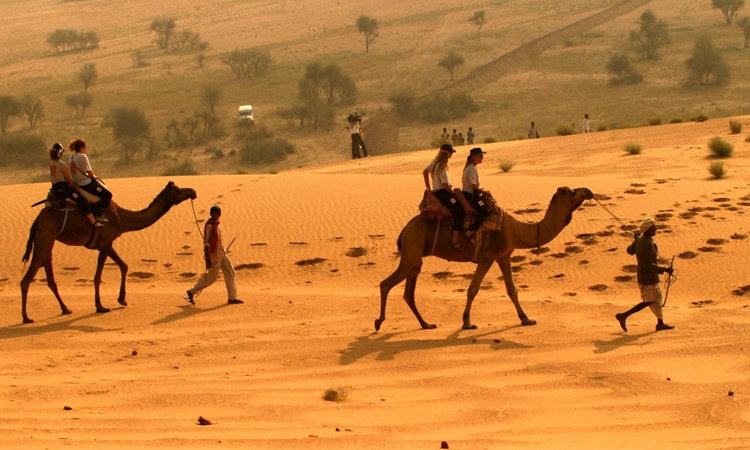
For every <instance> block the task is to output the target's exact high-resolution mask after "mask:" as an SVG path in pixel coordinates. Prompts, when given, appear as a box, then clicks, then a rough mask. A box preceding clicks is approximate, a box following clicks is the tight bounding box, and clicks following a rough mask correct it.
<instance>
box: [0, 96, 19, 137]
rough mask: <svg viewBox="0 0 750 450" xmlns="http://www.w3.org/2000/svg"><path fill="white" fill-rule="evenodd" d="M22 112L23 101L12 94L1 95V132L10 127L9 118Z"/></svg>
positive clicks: (3, 132)
mask: <svg viewBox="0 0 750 450" xmlns="http://www.w3.org/2000/svg"><path fill="white" fill-rule="evenodd" d="M19 114H21V102H19V101H18V100H17V99H16V98H15V97H13V96H10V95H0V134H5V131H6V130H7V129H8V119H10V118H11V117H13V116H17V115H19Z"/></svg>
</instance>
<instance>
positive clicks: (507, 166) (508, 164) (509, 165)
mask: <svg viewBox="0 0 750 450" xmlns="http://www.w3.org/2000/svg"><path fill="white" fill-rule="evenodd" d="M514 167H516V162H515V161H502V162H501V163H500V170H502V171H503V172H504V173H508V172H510V171H511V169H513V168H514Z"/></svg>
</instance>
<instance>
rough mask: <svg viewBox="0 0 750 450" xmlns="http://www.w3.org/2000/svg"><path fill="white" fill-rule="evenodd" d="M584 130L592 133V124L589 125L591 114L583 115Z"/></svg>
mask: <svg viewBox="0 0 750 450" xmlns="http://www.w3.org/2000/svg"><path fill="white" fill-rule="evenodd" d="M583 132H584V133H591V126H590V125H589V115H588V113H586V114H584V115H583Z"/></svg>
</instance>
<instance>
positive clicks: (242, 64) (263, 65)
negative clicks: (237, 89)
mask: <svg viewBox="0 0 750 450" xmlns="http://www.w3.org/2000/svg"><path fill="white" fill-rule="evenodd" d="M222 62H223V63H224V64H226V65H228V66H229V68H230V69H231V70H232V73H233V74H234V75H235V76H236V77H237V78H253V77H258V76H261V75H264V74H265V73H266V72H267V71H268V67H269V66H270V65H271V63H272V62H273V61H272V60H271V55H269V54H268V52H267V51H265V50H260V49H257V48H247V49H243V50H234V51H233V52H232V53H229V54H228V55H226V56H224V58H222Z"/></svg>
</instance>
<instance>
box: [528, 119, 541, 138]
mask: <svg viewBox="0 0 750 450" xmlns="http://www.w3.org/2000/svg"><path fill="white" fill-rule="evenodd" d="M529 139H539V131H538V130H537V129H536V123H534V122H533V121H532V122H531V126H530V127H529Z"/></svg>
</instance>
